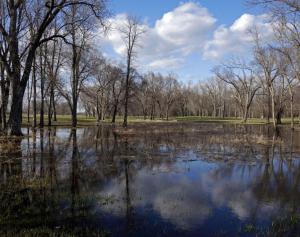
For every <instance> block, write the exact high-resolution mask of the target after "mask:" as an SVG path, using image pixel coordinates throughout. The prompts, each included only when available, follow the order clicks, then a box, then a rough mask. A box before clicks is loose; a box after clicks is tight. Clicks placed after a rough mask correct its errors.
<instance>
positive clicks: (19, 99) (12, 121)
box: [9, 86, 25, 136]
mask: <svg viewBox="0 0 300 237" xmlns="http://www.w3.org/2000/svg"><path fill="white" fill-rule="evenodd" d="M24 92H25V87H24V86H18V87H16V88H15V89H14V90H13V94H12V103H11V110H10V116H9V126H10V129H11V131H10V134H11V135H13V136H23V133H22V130H21V124H22V109H23V97H24Z"/></svg>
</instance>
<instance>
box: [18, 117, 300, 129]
mask: <svg viewBox="0 0 300 237" xmlns="http://www.w3.org/2000/svg"><path fill="white" fill-rule="evenodd" d="M37 120H38V121H37V124H39V116H38V117H37ZM122 121H123V118H122V117H117V119H116V123H117V124H121V123H122ZM110 122H111V118H107V119H106V120H105V121H103V122H102V123H107V124H109V123H110ZM176 122H197V123H220V124H243V121H242V119H240V118H213V117H198V116H186V117H172V118H170V119H169V121H167V120H162V119H155V120H150V119H146V120H144V118H143V117H142V116H130V117H128V123H129V124H134V123H176ZM282 122H283V124H290V123H291V119H290V118H284V119H282ZM32 123H33V118H32V117H30V120H29V122H28V121H27V117H25V116H24V117H23V126H28V125H32ZM44 123H45V126H47V124H48V118H47V116H45V122H44ZM297 123H299V119H298V118H296V119H295V124H297ZM71 124H72V118H71V116H70V115H58V116H57V121H53V122H52V126H71ZM246 124H252V125H259V124H267V121H266V119H259V118H250V119H248V120H247V123H246ZM95 125H97V120H96V118H92V117H86V116H83V115H78V127H84V126H95Z"/></svg>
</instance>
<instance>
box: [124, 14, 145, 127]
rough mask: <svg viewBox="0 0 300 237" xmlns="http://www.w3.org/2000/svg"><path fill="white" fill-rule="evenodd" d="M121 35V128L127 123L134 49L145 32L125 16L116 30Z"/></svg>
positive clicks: (135, 52)
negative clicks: (123, 67) (123, 59)
mask: <svg viewBox="0 0 300 237" xmlns="http://www.w3.org/2000/svg"><path fill="white" fill-rule="evenodd" d="M118 30H119V32H120V34H121V35H122V39H123V42H124V45H125V47H126V52H125V53H126V78H125V95H124V121H123V127H125V128H126V127H127V123H128V100H129V94H130V87H131V81H132V78H133V62H134V59H135V58H136V56H137V51H136V48H137V46H138V41H139V39H140V37H141V35H142V34H143V33H144V32H145V30H144V27H143V26H142V25H141V24H140V22H139V20H138V19H137V18H135V17H131V16H127V18H126V22H125V23H124V24H123V25H122V26H121V27H120V28H119V29H118Z"/></svg>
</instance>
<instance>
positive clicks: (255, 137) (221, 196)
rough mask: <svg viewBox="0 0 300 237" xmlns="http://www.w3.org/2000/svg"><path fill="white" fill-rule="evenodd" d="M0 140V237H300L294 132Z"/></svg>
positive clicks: (96, 131) (228, 129) (102, 131)
mask: <svg viewBox="0 0 300 237" xmlns="http://www.w3.org/2000/svg"><path fill="white" fill-rule="evenodd" d="M23 131H24V133H25V134H27V136H25V137H24V138H23V139H22V140H20V141H13V142H7V141H5V140H3V139H2V140H0V188H1V189H0V236H91V237H93V236H143V237H146V236H151V237H153V236H300V218H299V215H300V205H299V204H300V131H299V130H297V129H296V130H295V131H291V129H290V128H289V127H281V128H280V130H279V132H278V133H276V134H274V133H273V131H272V128H271V127H267V126H260V125H257V126H242V125H220V124H197V123H186V124H184V123H182V124H177V123H176V124H156V125H132V126H131V127H130V129H129V132H128V133H126V134H124V133H122V132H120V131H121V130H120V129H114V128H113V127H111V126H109V125H103V126H99V127H89V128H80V129H77V130H76V131H75V130H71V129H69V128H56V129H54V128H52V129H51V130H48V129H44V130H36V131H32V130H30V129H27V128H25V129H24V130H23Z"/></svg>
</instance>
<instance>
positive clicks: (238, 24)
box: [203, 14, 273, 60]
mask: <svg viewBox="0 0 300 237" xmlns="http://www.w3.org/2000/svg"><path fill="white" fill-rule="evenodd" d="M269 20H270V18H269V16H268V15H266V14H263V15H258V16H255V15H250V14H243V15H242V16H241V17H240V18H238V19H237V20H236V21H235V22H234V23H233V24H232V25H231V26H229V27H226V26H224V25H221V26H220V27H218V29H216V30H215V32H214V35H213V38H212V39H211V40H209V41H207V42H206V45H205V47H204V52H203V57H204V58H205V59H210V60H216V59H221V58H222V57H223V56H225V55H226V54H234V53H242V52H245V51H246V50H247V49H248V48H249V47H250V46H251V45H252V44H253V35H252V33H251V30H253V29H256V30H257V31H258V32H259V34H261V37H262V38H264V39H267V38H270V37H271V36H272V35H273V30H272V25H271V23H270V22H269Z"/></svg>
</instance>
